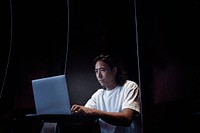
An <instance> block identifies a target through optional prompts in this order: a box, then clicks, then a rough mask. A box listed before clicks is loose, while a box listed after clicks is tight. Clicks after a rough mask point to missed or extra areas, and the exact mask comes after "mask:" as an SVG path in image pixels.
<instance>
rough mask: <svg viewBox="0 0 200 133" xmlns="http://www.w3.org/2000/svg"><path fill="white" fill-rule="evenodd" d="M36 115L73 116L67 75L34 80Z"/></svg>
mask: <svg viewBox="0 0 200 133" xmlns="http://www.w3.org/2000/svg"><path fill="white" fill-rule="evenodd" d="M32 89H33V96H34V101H35V108H36V115H49V114H56V115H57V114H64V115H65V114H71V104H70V98H69V92H68V86H67V79H66V75H65V74H64V75H58V76H52V77H46V78H40V79H34V80H32Z"/></svg>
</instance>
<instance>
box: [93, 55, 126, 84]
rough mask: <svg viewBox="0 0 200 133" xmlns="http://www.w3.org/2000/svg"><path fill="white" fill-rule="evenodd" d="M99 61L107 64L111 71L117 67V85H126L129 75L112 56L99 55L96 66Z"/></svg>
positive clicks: (95, 60)
mask: <svg viewBox="0 0 200 133" xmlns="http://www.w3.org/2000/svg"><path fill="white" fill-rule="evenodd" d="M97 61H103V62H105V63H106V64H107V65H108V66H109V68H110V69H111V70H113V68H115V67H116V68H117V74H116V83H117V84H118V85H124V83H125V82H126V80H127V73H126V72H125V70H124V69H123V68H122V65H121V64H120V63H119V62H118V61H117V60H116V59H114V58H113V57H112V56H111V55H108V54H101V55H98V56H97V57H96V58H95V59H94V62H93V63H94V65H95V64H96V62H97Z"/></svg>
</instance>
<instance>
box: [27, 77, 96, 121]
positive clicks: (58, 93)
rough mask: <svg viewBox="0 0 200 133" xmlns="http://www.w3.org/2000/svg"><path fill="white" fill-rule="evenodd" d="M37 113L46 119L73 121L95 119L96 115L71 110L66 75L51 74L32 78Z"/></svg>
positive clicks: (32, 115)
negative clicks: (75, 112)
mask: <svg viewBox="0 0 200 133" xmlns="http://www.w3.org/2000/svg"><path fill="white" fill-rule="evenodd" d="M32 89H33V96H34V101H35V109H36V114H27V115H26V116H28V117H34V118H35V117H39V118H41V119H43V120H45V121H54V120H56V121H58V120H63V121H65V120H68V121H71V122H72V121H73V122H80V121H81V122H84V121H87V122H88V121H89V122H91V121H95V120H97V117H96V116H87V115H76V114H74V113H73V112H71V103H70V97H69V91H68V85H67V78H66V75H65V74H63V75H58V76H51V77H45V78H39V79H34V80H32Z"/></svg>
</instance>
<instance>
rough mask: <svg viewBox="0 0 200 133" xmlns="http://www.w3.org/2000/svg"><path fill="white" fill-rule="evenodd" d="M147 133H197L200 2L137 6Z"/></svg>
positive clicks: (155, 1) (168, 1) (142, 0)
mask: <svg viewBox="0 0 200 133" xmlns="http://www.w3.org/2000/svg"><path fill="white" fill-rule="evenodd" d="M137 9H138V10H137V11H138V25H139V26H138V27H139V30H138V31H139V51H140V52H139V55H140V68H141V69H140V70H141V71H140V72H141V88H142V99H143V114H144V115H143V121H144V132H146V133H149V132H153V133H165V132H199V129H198V124H197V123H199V115H197V114H198V113H197V112H199V110H200V108H199V105H200V99H199V98H200V89H199V85H198V83H199V81H200V78H199V77H200V70H199V68H200V63H199V59H198V58H199V55H200V54H199V47H198V44H199V39H198V36H199V29H200V26H199V20H200V19H199V11H200V3H199V2H198V1H195V0H194V1H189V0H188V1H173V0H164V1H159V0H153V1H147V0H140V1H139V0H138V1H137Z"/></svg>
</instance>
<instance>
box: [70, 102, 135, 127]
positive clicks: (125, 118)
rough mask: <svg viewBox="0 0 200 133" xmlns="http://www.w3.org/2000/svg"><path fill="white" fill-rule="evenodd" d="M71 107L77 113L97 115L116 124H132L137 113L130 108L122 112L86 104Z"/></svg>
mask: <svg viewBox="0 0 200 133" xmlns="http://www.w3.org/2000/svg"><path fill="white" fill-rule="evenodd" d="M71 109H72V112H74V113H77V114H85V115H95V116H97V117H99V118H101V119H102V120H104V121H105V122H107V123H109V124H112V125H116V126H130V124H131V123H132V121H133V119H134V116H135V114H136V111H134V110H132V109H128V108H127V109H124V110H122V112H106V111H102V110H97V109H91V108H88V107H85V106H80V105H73V106H72V108H71Z"/></svg>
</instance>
